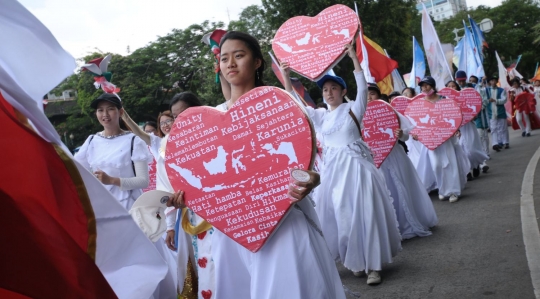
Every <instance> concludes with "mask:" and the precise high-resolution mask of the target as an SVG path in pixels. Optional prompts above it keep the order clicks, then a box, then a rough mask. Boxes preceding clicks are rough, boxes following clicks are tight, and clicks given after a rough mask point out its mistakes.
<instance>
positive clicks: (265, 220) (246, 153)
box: [165, 86, 315, 252]
mask: <svg viewBox="0 0 540 299" xmlns="http://www.w3.org/2000/svg"><path fill="white" fill-rule="evenodd" d="M312 134H313V133H312V128H311V125H310V122H309V120H308V119H307V116H306V115H305V114H304V111H303V110H302V108H301V107H300V106H298V104H297V103H296V102H295V101H294V99H292V98H291V96H290V95H289V94H288V93H287V92H285V91H283V90H281V89H279V88H275V87H268V86H265V87H258V88H255V89H253V90H251V91H250V92H248V93H247V94H244V95H243V96H241V97H240V98H239V99H238V100H237V101H236V103H235V104H234V106H233V107H232V108H231V109H230V110H229V111H227V112H221V111H218V110H217V109H215V108H211V107H193V108H189V109H187V110H186V111H184V112H182V113H181V114H180V115H179V116H178V117H177V119H176V121H175V123H174V125H173V128H172V130H171V133H170V134H169V140H168V143H167V151H166V156H165V164H166V168H167V173H168V176H169V179H170V181H171V184H172V186H173V188H174V189H175V190H183V191H184V192H185V194H184V198H185V203H186V205H187V206H188V207H189V208H191V209H192V210H193V211H194V212H195V213H197V214H198V215H199V216H201V217H202V218H204V219H205V220H206V221H208V222H209V223H210V224H212V225H213V226H214V227H215V228H216V229H219V230H220V231H221V232H223V233H224V234H226V235H227V236H229V237H230V238H232V239H234V240H235V241H236V242H238V243H239V244H241V245H242V246H244V247H245V248H247V249H248V250H250V251H252V252H256V251H258V250H259V249H260V248H261V247H262V246H263V244H264V243H265V242H266V240H268V238H269V237H270V236H271V234H272V233H273V232H274V231H275V230H276V229H277V227H278V225H279V223H280V221H281V220H282V219H283V217H285V215H286V213H287V211H288V209H289V208H290V207H291V205H292V203H293V200H291V199H290V198H289V194H288V193H289V176H290V169H291V168H299V169H308V168H310V166H311V163H312V159H313V154H314V148H315V145H314V138H313V137H312Z"/></svg>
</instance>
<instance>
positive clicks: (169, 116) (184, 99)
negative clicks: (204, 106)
mask: <svg viewBox="0 0 540 299" xmlns="http://www.w3.org/2000/svg"><path fill="white" fill-rule="evenodd" d="M170 106H171V107H170V108H171V111H164V112H161V113H160V114H159V116H158V119H157V121H158V126H159V127H158V130H157V136H156V135H154V134H147V133H145V132H143V131H142V130H141V129H140V128H139V127H138V125H137V124H136V123H135V122H134V121H133V120H132V119H131V118H130V117H129V115H128V114H127V113H124V115H123V116H122V118H123V119H124V121H125V122H126V123H127V125H128V126H129V127H130V128H131V129H132V130H133V132H134V133H135V134H136V135H137V136H139V137H140V138H141V139H142V140H143V141H144V142H145V143H146V144H147V145H148V146H149V147H150V151H151V152H152V154H153V155H154V159H155V160H156V167H157V171H156V190H162V191H166V192H170V193H174V191H175V190H174V189H173V187H172V186H171V183H170V181H169V178H168V176H167V172H166V170H165V148H166V146H167V140H168V137H169V133H170V131H171V128H172V126H173V123H174V119H175V117H176V116H177V115H178V114H180V113H181V112H182V111H184V110H185V109H187V108H189V107H195V106H201V103H200V101H199V99H198V98H197V97H196V96H195V95H194V94H192V93H191V92H182V93H179V94H176V95H175V96H174V97H173V98H172V99H171V105H170ZM180 211H181V210H180ZM166 212H167V233H166V237H165V240H160V241H158V242H159V244H156V247H157V248H158V251H160V253H161V254H162V256H163V257H164V259H165V260H166V261H167V262H168V264H169V268H170V270H171V271H174V275H172V276H171V277H172V278H173V279H174V288H173V291H174V296H175V298H176V296H177V295H180V298H194V297H198V298H203V296H202V294H201V291H202V290H207V291H208V290H214V286H215V282H214V275H213V262H212V258H211V254H210V242H211V241H210V236H208V238H205V240H203V239H198V238H197V235H194V236H192V235H190V234H188V233H186V232H184V230H183V229H182V227H181V226H179V230H178V231H176V230H175V229H176V225H175V224H176V218H177V212H178V211H177V210H176V209H174V208H170V209H168V210H167V211H166ZM209 235H210V234H209ZM175 236H176V238H177V240H176V241H175ZM203 243H204V244H203ZM192 244H197V245H198V246H193V245H192ZM167 247H168V248H169V249H170V250H168V249H167ZM205 248H208V249H207V250H205ZM172 251H176V252H177V255H176V256H175V255H174V254H173V252H172ZM203 257H205V258H207V260H208V261H209V262H208V263H207V265H206V267H205V268H204V269H202V268H200V267H198V263H197V262H196V260H197V258H203ZM195 268H197V271H196V273H197V274H198V275H195V272H194V271H193V270H194V269H195ZM167 278H169V276H168V277H167ZM197 278H198V279H197ZM195 284H196V285H195ZM170 285H171V284H170V283H168V284H166V285H160V287H162V288H163V289H164V290H165V292H167V293H165V294H169V288H170ZM177 290H178V291H177ZM156 295H157V294H156ZM156 298H169V297H165V295H163V292H162V293H160V294H159V296H157V297H156Z"/></svg>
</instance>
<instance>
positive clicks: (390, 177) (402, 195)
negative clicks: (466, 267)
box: [379, 112, 439, 239]
mask: <svg viewBox="0 0 540 299" xmlns="http://www.w3.org/2000/svg"><path fill="white" fill-rule="evenodd" d="M396 113H397V115H398V117H399V121H400V124H401V129H402V131H403V137H402V138H401V140H402V141H406V140H407V139H409V132H410V130H412V129H413V126H412V125H411V123H410V122H409V120H408V119H407V118H405V117H404V116H403V115H401V113H399V112H396ZM379 169H380V170H381V171H382V172H383V173H384V176H385V178H386V184H387V186H388V189H389V190H390V194H391V195H392V198H393V200H394V208H395V210H396V215H397V219H398V222H399V231H400V233H401V237H402V238H403V239H410V238H413V237H416V236H419V237H426V236H430V235H431V231H430V230H429V228H430V227H433V226H435V225H436V224H437V223H438V222H439V220H438V218H437V214H436V213H435V209H434V208H433V203H432V202H431V198H430V197H429V195H428V193H427V192H426V189H425V188H424V185H423V183H422V181H421V180H420V178H419V177H418V174H417V173H416V169H415V168H414V166H413V164H412V162H411V161H410V160H409V159H408V158H407V155H406V154H405V151H404V150H403V147H402V146H401V145H399V144H397V143H396V145H394V148H393V149H392V151H391V152H390V154H389V155H388V157H386V159H385V160H384V162H383V163H382V165H381V167H380V168H379Z"/></svg>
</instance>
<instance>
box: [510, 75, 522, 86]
mask: <svg viewBox="0 0 540 299" xmlns="http://www.w3.org/2000/svg"><path fill="white" fill-rule="evenodd" d="M520 80H521V79H520V78H518V77H515V78H514V79H512V81H510V86H512V85H514V83H516V84H517V85H519V86H521V82H520Z"/></svg>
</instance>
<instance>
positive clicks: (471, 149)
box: [459, 121, 489, 168]
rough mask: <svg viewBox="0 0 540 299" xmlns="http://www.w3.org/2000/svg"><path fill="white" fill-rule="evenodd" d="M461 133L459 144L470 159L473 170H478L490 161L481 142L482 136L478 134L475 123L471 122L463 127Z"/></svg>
mask: <svg viewBox="0 0 540 299" xmlns="http://www.w3.org/2000/svg"><path fill="white" fill-rule="evenodd" d="M460 131H461V137H460V138H459V143H460V144H461V146H462V148H463V151H464V152H465V155H466V156H467V158H468V159H469V162H470V164H471V168H476V167H478V166H479V165H480V164H482V163H484V162H485V161H486V160H488V159H489V157H488V156H487V155H486V153H485V152H484V150H483V148H482V141H481V140H480V135H479V134H478V130H477V129H476V125H475V124H474V121H470V122H469V123H468V124H465V125H463V126H462V127H461V128H460Z"/></svg>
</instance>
